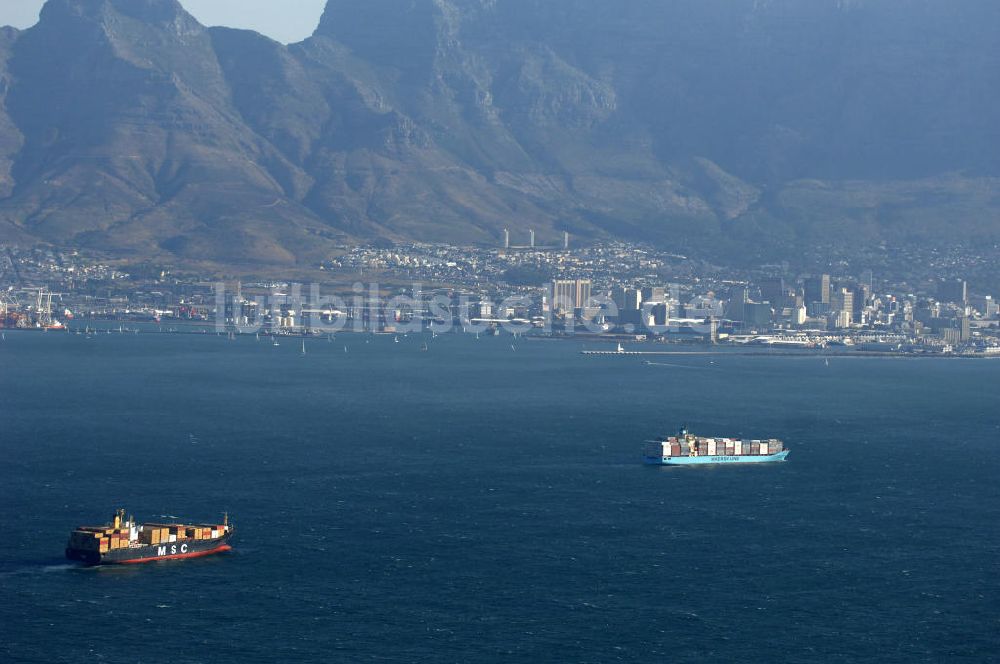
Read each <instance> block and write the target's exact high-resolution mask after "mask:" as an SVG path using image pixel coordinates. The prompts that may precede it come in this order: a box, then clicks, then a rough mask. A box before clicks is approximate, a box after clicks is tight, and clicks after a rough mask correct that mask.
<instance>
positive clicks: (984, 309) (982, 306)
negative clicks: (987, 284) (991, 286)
mask: <svg viewBox="0 0 1000 664" xmlns="http://www.w3.org/2000/svg"><path fill="white" fill-rule="evenodd" d="M969 302H970V304H971V305H972V308H973V309H975V310H976V311H978V312H979V313H980V314H982V316H983V318H993V317H994V316H996V315H997V312H998V311H1000V306H998V305H997V301H996V300H994V299H993V296H991V295H981V296H978V297H973V298H971V299H970V301H969Z"/></svg>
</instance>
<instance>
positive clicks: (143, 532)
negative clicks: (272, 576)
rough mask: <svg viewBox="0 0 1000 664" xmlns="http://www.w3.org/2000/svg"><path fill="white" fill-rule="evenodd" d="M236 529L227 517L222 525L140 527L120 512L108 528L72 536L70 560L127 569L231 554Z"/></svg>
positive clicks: (87, 528) (83, 530)
mask: <svg viewBox="0 0 1000 664" xmlns="http://www.w3.org/2000/svg"><path fill="white" fill-rule="evenodd" d="M234 532H235V529H234V528H233V525H232V524H231V523H229V516H228V515H224V516H223V518H222V523H221V524H207V525H206V524H198V525H183V524H179V523H142V524H138V523H136V522H135V519H134V518H133V517H131V516H129V517H128V518H125V510H118V512H116V513H115V515H114V518H113V519H112V522H111V523H110V524H108V525H104V526H81V527H79V528H77V529H76V530H74V531H73V532H72V533H70V536H69V542H68V543H67V544H66V557H67V558H69V559H70V560H77V561H80V562H82V563H84V564H86V565H126V564H131V563H148V562H155V561H158V560H176V559H179V558H196V557H198V556H208V555H211V554H213V553H221V552H223V551H229V550H230V549H231V548H232V547H231V546H230V544H229V541H230V540H231V539H232V537H233V534H234Z"/></svg>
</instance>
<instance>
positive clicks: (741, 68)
mask: <svg viewBox="0 0 1000 664" xmlns="http://www.w3.org/2000/svg"><path fill="white" fill-rule="evenodd" d="M997 34H1000V3H997V2H995V1H994V0H616V1H615V2H599V1H595V0H364V1H363V2H359V1H358V0H329V2H328V4H327V7H326V10H325V12H324V14H323V17H322V19H321V21H320V24H319V26H318V27H317V29H316V31H315V33H314V34H313V36H312V37H310V38H308V39H306V40H305V41H303V42H301V43H298V44H292V45H288V46H285V45H282V44H279V43H277V42H275V41H272V40H270V39H268V38H266V37H264V36H262V35H260V34H257V33H255V32H250V31H242V30H234V29H228V28H206V27H204V26H202V25H200V24H199V23H198V22H197V21H196V20H195V19H194V18H193V17H192V16H191V15H190V14H188V13H187V12H186V11H185V10H184V9H183V7H182V6H181V5H180V3H178V2H177V1H176V0H48V2H47V3H46V5H45V6H44V8H43V10H42V13H41V18H40V21H39V23H38V24H37V25H35V26H34V27H32V28H30V29H28V30H24V31H18V30H15V29H13V28H3V29H2V30H0V244H3V243H33V242H45V243H51V244H55V245H59V246H64V247H78V248H92V249H100V250H103V251H107V252H110V253H113V254H116V255H120V256H125V257H134V258H157V259H167V260H177V261H184V260H192V261H214V262H217V263H222V264H247V265H249V264H257V265H263V264H284V265H294V264H305V263H310V262H314V261H316V260H319V259H320V258H322V257H323V256H325V255H327V254H328V253H329V252H330V251H331V250H332V248H333V247H336V246H338V245H342V244H347V243H353V242H361V241H370V240H372V239H376V238H381V239H385V240H391V241H398V240H419V241H431V242H450V243H474V244H484V245H485V244H497V243H499V242H500V238H501V237H502V232H503V229H504V228H509V229H510V232H511V234H512V236H513V238H514V240H515V241H516V242H524V241H526V237H527V231H528V229H534V230H535V231H536V235H537V237H538V238H539V242H541V243H552V242H555V241H557V240H558V238H560V237H561V234H562V232H563V231H568V232H570V233H571V234H573V236H574V237H578V238H583V239H597V238H622V239H629V240H643V241H646V242H650V243H654V244H659V245H665V246H676V247H678V248H694V249H700V250H705V251H712V250H715V251H717V252H721V253H725V254H727V255H730V256H749V255H754V256H756V255H761V256H763V255H765V254H767V255H774V254H780V253H781V252H791V251H798V250H800V249H801V248H802V247H803V246H811V245H814V244H817V243H819V244H823V243H827V244H838V243H840V244H844V245H847V246H850V244H851V243H873V242H889V243H897V244H900V243H916V242H943V241H947V242H981V241H991V242H992V241H996V240H997V239H998V238H1000V187H998V185H1000V149H998V148H1000V123H998V122H997V121H996V118H998V117H1000V40H998V39H997V38H996V35H997Z"/></svg>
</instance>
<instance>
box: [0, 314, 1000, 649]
mask: <svg viewBox="0 0 1000 664" xmlns="http://www.w3.org/2000/svg"><path fill="white" fill-rule="evenodd" d="M5 336H6V339H5V340H3V341H0V599H2V601H0V660H2V661H16V662H20V661H31V662H34V661H37V662H80V661H89V662H178V661H185V662H198V661H204V662H258V661H259V662H267V661H349V662H357V661H372V662H468V661H484V662H487V661H489V662H492V661H497V662H520V661H533V662H539V661H566V662H617V661H622V662H660V661H671V662H703V661H769V662H814V661H815V662H819V661H822V662H853V661H861V660H881V661H894V662H941V661H949V662H961V661H968V662H981V661H989V660H993V661H996V659H997V658H998V657H1000V574H998V572H1000V527H998V524H1000V491H998V481H997V480H998V471H1000V454H998V453H1000V391H998V388H997V385H998V379H1000V361H975V360H966V361H963V360H935V359H909V360H905V359H843V358H833V359H831V360H830V363H829V366H827V365H826V364H825V363H824V362H823V360H822V359H819V358H816V357H746V356H737V355H732V354H718V355H711V356H709V355H693V356H689V357H667V358H662V357H661V358H659V359H656V360H655V362H656V363H655V364H644V363H643V362H642V360H641V359H639V358H631V357H610V358H599V357H584V356H581V355H580V354H579V350H580V349H581V344H580V343H579V342H575V341H529V340H517V341H516V342H514V344H513V348H512V339H511V338H510V337H497V338H483V339H480V340H476V339H475V338H473V337H470V336H465V335H457V334H452V335H442V336H438V337H437V338H436V339H433V340H430V339H429V338H427V337H418V336H414V335H410V336H408V337H405V338H400V343H394V342H393V338H392V337H386V336H379V337H364V336H358V335H346V334H345V335H340V336H338V337H337V338H336V340H334V341H332V342H330V341H325V340H310V341H308V342H307V343H308V347H307V350H308V353H307V354H306V355H305V356H302V355H301V352H300V345H299V341H298V340H284V341H283V342H282V344H281V345H280V346H278V347H274V346H272V345H271V344H269V343H267V342H265V341H259V342H258V341H255V340H254V338H253V337H248V338H239V339H236V340H234V341H230V340H227V339H225V338H221V337H217V336H213V335H154V334H140V335H118V334H115V335H100V336H97V337H93V338H86V337H84V336H76V335H62V334H51V333H49V334H41V333H15V332H7V333H6V335H5ZM424 341H427V342H428V344H429V350H428V351H427V352H421V350H420V346H421V344H422V343H423V342H424ZM345 346H346V348H347V351H346V352H345ZM682 423H686V424H687V425H688V426H689V428H691V429H692V430H693V431H695V432H699V433H703V434H706V435H739V436H747V437H771V436H775V437H780V438H782V439H784V440H785V441H786V443H787V445H788V447H789V448H790V449H791V450H792V451H791V455H790V456H789V460H788V462H786V463H784V464H774V465H762V466H755V467H731V466H728V467H713V468H651V467H645V466H643V465H641V464H640V463H639V449H640V446H641V443H642V441H643V440H645V439H646V438H649V437H650V436H652V435H654V434H658V433H662V432H665V431H669V430H672V429H674V428H675V427H677V426H678V425H680V424H682ZM119 506H123V507H126V508H127V509H128V510H129V511H130V512H132V513H134V514H135V515H136V517H137V518H139V519H140V520H162V519H163V518H164V517H163V516H161V515H166V516H167V517H169V516H177V517H180V518H181V519H184V520H198V521H207V520H214V519H216V518H219V517H220V516H221V513H222V512H223V511H224V510H228V511H229V513H230V514H231V515H232V519H233V521H234V522H235V523H236V524H237V527H238V528H239V535H238V540H237V542H236V546H235V549H234V551H232V552H231V553H229V554H225V555H219V556H214V557H209V558H202V559H196V560H188V561H179V562H168V563H158V564H152V565H141V566H135V567H129V568H127V569H126V568H99V569H83V568H78V567H75V566H72V565H67V564H65V561H64V560H63V559H62V552H63V547H64V544H65V540H66V536H67V534H68V532H69V530H70V529H71V528H72V527H74V526H76V525H82V524H92V523H101V522H104V521H105V520H106V519H107V518H108V516H109V515H110V514H111V512H112V511H113V510H114V509H115V508H117V507H119Z"/></svg>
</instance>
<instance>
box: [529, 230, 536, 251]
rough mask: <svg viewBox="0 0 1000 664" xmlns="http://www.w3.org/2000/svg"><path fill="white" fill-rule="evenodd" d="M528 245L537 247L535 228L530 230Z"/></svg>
mask: <svg viewBox="0 0 1000 664" xmlns="http://www.w3.org/2000/svg"><path fill="white" fill-rule="evenodd" d="M528 246H529V247H531V248H532V249H534V248H535V231H534V229H532V230H530V231H528Z"/></svg>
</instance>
